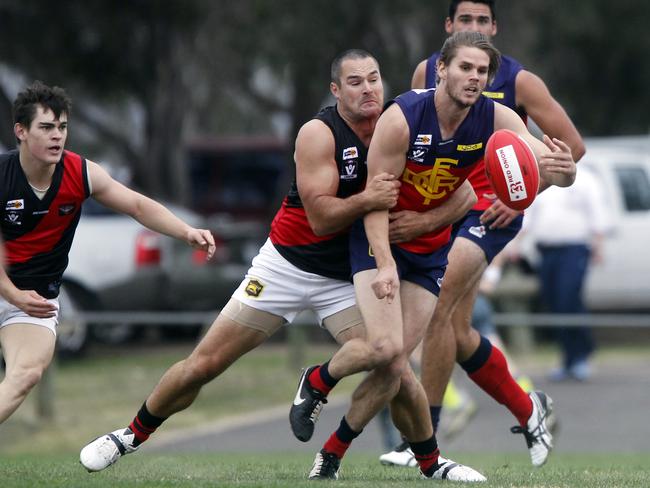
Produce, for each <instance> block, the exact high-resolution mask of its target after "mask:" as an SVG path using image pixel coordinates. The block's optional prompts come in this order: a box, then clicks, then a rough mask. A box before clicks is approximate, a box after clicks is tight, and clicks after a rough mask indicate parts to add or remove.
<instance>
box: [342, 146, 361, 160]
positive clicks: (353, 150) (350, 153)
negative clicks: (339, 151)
mask: <svg viewBox="0 0 650 488" xmlns="http://www.w3.org/2000/svg"><path fill="white" fill-rule="evenodd" d="M358 157H359V150H358V149H357V146H352V147H346V148H345V149H343V160H346V159H356V158H358Z"/></svg>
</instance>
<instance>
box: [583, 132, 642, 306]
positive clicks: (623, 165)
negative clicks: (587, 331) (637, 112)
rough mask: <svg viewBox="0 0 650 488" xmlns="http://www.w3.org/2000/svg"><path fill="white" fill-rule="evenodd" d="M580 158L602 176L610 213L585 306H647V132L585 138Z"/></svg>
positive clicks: (589, 279) (587, 291)
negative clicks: (610, 224) (610, 227)
mask: <svg viewBox="0 0 650 488" xmlns="http://www.w3.org/2000/svg"><path fill="white" fill-rule="evenodd" d="M585 145H586V147H587V153H586V154H585V156H584V158H583V159H582V160H581V161H580V163H579V164H581V165H582V164H584V165H588V166H589V167H590V168H592V169H593V170H594V172H595V173H596V174H597V175H598V176H599V177H600V178H601V180H602V183H603V188H604V189H605V192H606V195H605V198H607V201H608V206H609V208H610V210H611V215H612V218H613V225H614V227H613V230H612V232H611V234H610V235H609V236H608V237H607V239H606V240H605V245H604V253H603V254H604V256H603V258H604V259H603V262H602V263H601V264H599V265H593V266H591V267H590V272H589V275H588V278H587V285H586V291H585V300H586V304H587V306H588V308H589V309H590V310H609V311H616V310H626V311H641V310H650V137H649V136H641V137H606V138H594V139H587V140H586V141H585Z"/></svg>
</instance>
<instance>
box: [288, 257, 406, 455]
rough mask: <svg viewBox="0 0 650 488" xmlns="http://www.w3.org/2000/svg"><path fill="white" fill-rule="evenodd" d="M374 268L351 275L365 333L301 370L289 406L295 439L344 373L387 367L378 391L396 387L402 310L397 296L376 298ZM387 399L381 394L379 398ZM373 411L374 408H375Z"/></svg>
mask: <svg viewBox="0 0 650 488" xmlns="http://www.w3.org/2000/svg"><path fill="white" fill-rule="evenodd" d="M376 273H377V270H376V269H370V270H366V271H361V272H359V273H356V274H355V275H354V284H355V291H356V297H357V304H358V306H359V308H360V309H361V312H362V315H363V319H364V324H365V337H363V338H355V339H351V340H349V341H348V342H346V343H345V344H344V345H343V346H342V347H341V348H340V349H339V350H338V351H337V352H336V353H335V354H334V356H333V357H332V359H331V360H330V361H328V362H326V363H324V364H322V365H319V366H312V367H310V368H307V369H306V370H304V371H303V373H302V375H301V377H300V380H299V383H298V390H297V392H296V396H295V398H294V401H293V404H292V405H291V410H290V411H289V421H290V424H291V430H292V432H293V434H294V435H295V436H296V438H297V439H299V440H301V441H303V442H307V441H308V440H309V439H311V437H312V435H313V433H314V425H315V423H316V421H317V420H318V416H319V414H320V411H321V409H322V407H323V404H324V403H326V402H327V400H326V397H327V395H328V393H329V392H330V390H331V389H332V388H333V387H334V386H335V385H336V383H337V382H338V381H339V380H341V379H342V378H344V377H345V376H349V375H352V374H354V373H358V372H360V371H370V370H372V369H375V368H388V369H387V370H386V371H387V373H388V374H389V375H390V376H389V377H386V381H385V382H383V383H382V384H381V385H380V386H379V389H378V391H377V395H379V396H382V395H384V394H386V393H387V392H389V391H391V389H392V390H393V391H392V393H394V391H396V388H397V386H395V385H391V382H395V383H397V382H398V381H399V376H400V375H401V371H399V370H395V369H394V368H395V364H396V363H395V364H394V362H395V360H396V359H397V358H399V356H400V355H401V354H402V351H403V338H402V314H401V300H400V297H399V296H397V297H395V300H394V301H393V302H392V303H390V304H389V303H388V301H387V300H378V299H377V297H376V296H375V294H374V292H373V291H372V288H371V286H370V283H371V282H372V280H373V278H374V276H375V274H376ZM379 401H381V402H384V403H385V402H386V401H387V400H384V399H383V398H382V399H381V400H379ZM375 413H376V412H375Z"/></svg>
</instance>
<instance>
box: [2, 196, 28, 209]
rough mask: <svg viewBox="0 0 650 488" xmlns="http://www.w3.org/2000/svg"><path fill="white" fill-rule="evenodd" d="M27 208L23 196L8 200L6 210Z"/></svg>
mask: <svg viewBox="0 0 650 488" xmlns="http://www.w3.org/2000/svg"><path fill="white" fill-rule="evenodd" d="M24 208H25V200H23V199H22V198H20V199H18V200H8V201H7V205H6V206H5V210H23V209H24Z"/></svg>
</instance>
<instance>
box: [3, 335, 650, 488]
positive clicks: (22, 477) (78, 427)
mask: <svg viewBox="0 0 650 488" xmlns="http://www.w3.org/2000/svg"><path fill="white" fill-rule="evenodd" d="M190 349H191V345H186V346H182V347H173V348H163V349H146V348H131V349H128V350H122V351H113V352H112V353H111V354H107V353H105V352H99V353H97V354H91V355H89V356H88V357H87V358H85V359H82V360H79V361H70V362H64V363H59V364H58V366H57V367H56V370H55V378H54V379H55V381H54V386H55V387H54V391H55V397H54V412H55V417H54V419H52V420H51V421H47V422H44V421H42V420H39V419H38V418H36V416H35V414H34V399H33V398H31V399H30V400H29V401H28V402H27V403H26V404H25V405H23V407H21V409H20V410H19V411H18V412H17V413H16V414H15V415H14V416H13V417H12V418H11V419H9V421H8V422H6V423H5V424H3V425H1V426H0V488H9V487H30V488H31V487H39V486H43V487H45V486H46V487H48V488H49V487H114V486H118V487H119V486H137V487H166V486H170V487H171V486H173V487H183V486H187V487H190V486H191V487H202V486H211V487H212V486H219V487H222V486H223V487H230V486H232V487H235V486H236V487H239V486H245V487H284V486H291V487H295V488H298V487H301V486H314V484H313V483H309V482H307V481H306V475H307V472H308V470H309V468H310V466H311V462H312V460H313V452H305V453H298V454H296V453H295V452H294V453H290V454H270V453H250V454H241V455H240V454H201V455H195V454H192V455H187V454H182V455H181V454H178V455H175V454H165V455H160V454H154V453H151V454H150V453H147V452H143V453H138V454H136V455H133V456H129V457H127V458H125V459H124V460H123V461H121V462H120V463H118V464H117V465H116V466H114V467H111V468H110V469H108V470H107V471H105V472H102V473H94V474H88V473H86V472H85V471H84V470H83V469H82V467H81V466H80V465H79V463H78V452H79V449H80V447H81V446H83V445H84V444H85V443H86V442H87V441H88V440H90V439H92V438H93V437H96V436H97V435H99V434H101V433H103V432H107V431H110V430H113V429H115V428H117V427H120V426H123V425H125V424H126V423H128V422H129V421H130V420H131V418H132V417H133V415H134V414H135V412H137V410H138V408H139V407H140V405H141V403H142V401H143V400H144V398H145V397H146V396H147V394H148V393H149V392H150V391H151V389H152V388H153V386H154V385H155V383H156V382H157V380H158V379H159V378H160V376H161V375H162V373H163V372H164V371H165V370H166V369H167V367H169V366H170V365H171V364H173V363H174V362H175V361H177V360H179V359H181V358H183V357H184V356H185V355H186V354H187V353H188V352H189V350H190ZM307 349H308V353H307V357H306V358H305V364H309V363H314V362H318V361H322V360H324V359H326V358H327V357H329V356H330V355H331V353H332V352H333V349H332V347H330V346H318V347H314V346H313V345H310V346H309V347H308V348H307ZM599 356H600V357H601V358H604V359H607V361H608V363H611V364H613V363H615V362H616V361H629V360H630V358H633V357H647V349H643V348H639V349H626V350H625V351H623V352H621V351H612V352H608V351H602V352H601V353H599ZM521 361H533V363H531V365H532V366H534V365H535V363H534V362H535V361H539V362H542V363H548V361H549V352H548V351H543V352H542V354H541V355H539V354H536V355H535V357H533V358H526V359H525V360H524V359H523V358H522V359H521ZM297 374H298V371H297V370H295V368H292V367H289V365H288V357H287V351H286V349H285V348H283V347H281V346H276V345H272V346H269V347H262V348H260V349H258V350H256V351H254V352H252V353H251V354H249V355H247V356H245V357H244V358H242V359H241V360H240V361H238V362H237V363H236V364H235V365H234V366H233V367H232V368H231V370H230V371H228V372H227V373H226V374H224V375H223V376H222V377H221V378H219V379H218V380H217V381H215V382H213V383H211V384H209V385H208V386H207V387H206V388H205V389H204V390H203V392H202V394H201V396H200V397H199V399H198V400H197V402H196V403H195V404H194V405H193V406H192V408H190V409H188V410H187V411H185V412H183V413H182V414H179V415H177V416H175V417H173V418H172V419H170V420H169V421H168V422H167V423H166V424H165V432H173V431H175V430H181V429H185V428H188V427H195V426H196V425H197V424H200V423H203V422H208V423H209V422H213V421H216V420H219V419H222V418H224V416H228V415H232V413H233V412H237V413H245V412H250V411H251V410H252V409H255V408H258V407H259V403H258V402H255V401H252V400H251V398H260V397H262V398H264V399H265V406H273V405H283V404H285V403H286V402H287V398H291V397H292V396H293V394H294V389H295V383H296V380H297ZM354 385H355V382H354V380H346V382H344V383H343V384H342V385H341V386H340V387H337V389H338V391H339V392H340V393H341V394H345V393H346V392H349V391H351V389H352V388H353V387H354ZM639 428H643V426H639ZM448 455H449V456H450V457H451V458H452V459H458V460H462V462H464V463H467V464H469V465H470V466H472V467H475V468H476V469H478V470H480V471H481V472H483V473H484V474H485V475H486V476H487V477H488V480H489V482H488V484H487V485H486V486H499V487H588V488H599V487H650V460H649V459H648V453H647V452H645V453H643V454H626V455H624V456H618V455H616V454H615V453H612V454H611V455H605V454H570V455H569V454H562V455H559V453H558V455H556V456H554V457H553V458H552V460H551V462H550V463H549V465H548V466H545V467H544V468H543V469H541V470H533V469H531V468H530V464H529V463H530V462H529V460H528V458H527V455H526V454H525V453H517V454H514V455H513V454H505V453H491V454H490V455H485V454H468V453H465V452H463V453H454V452H449V453H448ZM423 483H427V481H426V480H420V479H418V476H417V472H416V470H409V469H401V468H386V467H383V466H380V465H379V464H378V463H377V460H376V456H375V455H370V454H363V453H361V454H359V453H355V452H354V451H352V452H351V453H350V455H349V456H348V457H347V458H346V460H345V462H344V465H343V468H342V477H341V482H340V483H338V484H339V485H341V486H351V487H372V488H380V487H384V486H423Z"/></svg>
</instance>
